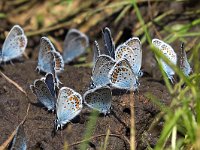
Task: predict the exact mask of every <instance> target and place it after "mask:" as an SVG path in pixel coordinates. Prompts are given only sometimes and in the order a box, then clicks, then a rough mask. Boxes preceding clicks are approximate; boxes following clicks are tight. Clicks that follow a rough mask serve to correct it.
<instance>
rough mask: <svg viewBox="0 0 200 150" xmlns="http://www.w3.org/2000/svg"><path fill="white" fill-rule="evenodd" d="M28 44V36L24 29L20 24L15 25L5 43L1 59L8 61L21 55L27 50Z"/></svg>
mask: <svg viewBox="0 0 200 150" xmlns="http://www.w3.org/2000/svg"><path fill="white" fill-rule="evenodd" d="M26 45H27V37H26V36H25V35H24V31H23V29H22V28H21V27H20V26H19V25H15V26H14V27H13V28H12V29H11V31H10V32H9V34H8V36H7V37H6V40H5V42H4V44H3V47H2V52H1V57H2V58H1V59H2V60H3V61H5V62H6V61H9V60H12V59H14V58H17V57H20V56H21V55H22V54H23V52H24V51H25V48H26Z"/></svg>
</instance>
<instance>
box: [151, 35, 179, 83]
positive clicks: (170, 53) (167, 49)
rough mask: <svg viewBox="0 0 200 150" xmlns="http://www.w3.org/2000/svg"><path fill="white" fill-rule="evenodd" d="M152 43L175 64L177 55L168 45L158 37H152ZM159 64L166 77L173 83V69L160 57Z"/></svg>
mask: <svg viewBox="0 0 200 150" xmlns="http://www.w3.org/2000/svg"><path fill="white" fill-rule="evenodd" d="M152 44H153V45H154V46H155V47H156V48H158V49H159V50H160V51H161V52H162V53H163V54H164V55H165V56H166V57H167V58H168V59H169V60H170V61H171V62H172V63H173V64H174V65H176V64H177V55H176V53H175V52H174V50H173V48H172V47H171V46H170V45H168V44H167V43H165V42H163V41H161V40H159V39H153V40H152ZM161 65H162V68H163V70H164V71H165V73H166V74H167V76H168V78H169V79H170V80H171V82H172V83H173V80H174V78H173V76H174V75H175V72H174V70H173V69H172V68H171V67H170V66H168V65H167V64H166V63H165V62H164V61H163V60H162V59H161Z"/></svg>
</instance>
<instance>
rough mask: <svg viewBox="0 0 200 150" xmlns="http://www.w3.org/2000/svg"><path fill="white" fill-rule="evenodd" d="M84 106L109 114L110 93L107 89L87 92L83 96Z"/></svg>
mask: <svg viewBox="0 0 200 150" xmlns="http://www.w3.org/2000/svg"><path fill="white" fill-rule="evenodd" d="M83 99H84V102H85V104H86V105H87V106H88V107H90V108H92V109H95V110H98V111H99V112H101V113H103V114H105V115H106V114H107V113H110V108H111V101H112V93H111V90H110V88H109V87H97V88H95V89H91V90H88V91H87V92H86V93H85V94H84V96H83Z"/></svg>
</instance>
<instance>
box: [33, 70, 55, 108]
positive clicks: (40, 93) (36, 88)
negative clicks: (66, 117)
mask: <svg viewBox="0 0 200 150" xmlns="http://www.w3.org/2000/svg"><path fill="white" fill-rule="evenodd" d="M30 88H31V90H32V92H33V94H35V96H36V97H37V99H38V101H39V102H40V103H41V104H43V105H44V107H46V108H47V109H48V111H49V110H51V111H54V110H55V107H56V92H55V88H56V87H55V83H54V76H53V74H51V73H48V74H46V76H45V78H41V79H37V80H35V81H34V84H33V85H31V86H30Z"/></svg>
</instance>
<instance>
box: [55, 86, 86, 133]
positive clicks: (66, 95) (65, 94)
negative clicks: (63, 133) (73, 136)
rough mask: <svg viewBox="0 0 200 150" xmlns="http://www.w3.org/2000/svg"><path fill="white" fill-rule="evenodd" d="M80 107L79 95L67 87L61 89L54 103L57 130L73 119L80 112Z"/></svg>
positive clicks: (80, 98)
mask: <svg viewBox="0 0 200 150" xmlns="http://www.w3.org/2000/svg"><path fill="white" fill-rule="evenodd" d="M82 107H83V105H82V97H81V95H80V94H79V93H77V92H75V91H74V90H72V89H70V88H68V87H62V88H61V89H60V90H59V94H58V99H57V103H56V115H57V119H56V121H55V123H56V128H57V130H58V128H61V129H62V127H63V126H64V125H65V124H66V123H68V122H70V121H71V120H72V119H73V118H75V117H76V116H77V115H78V114H79V113H80V112H81V110H82Z"/></svg>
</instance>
